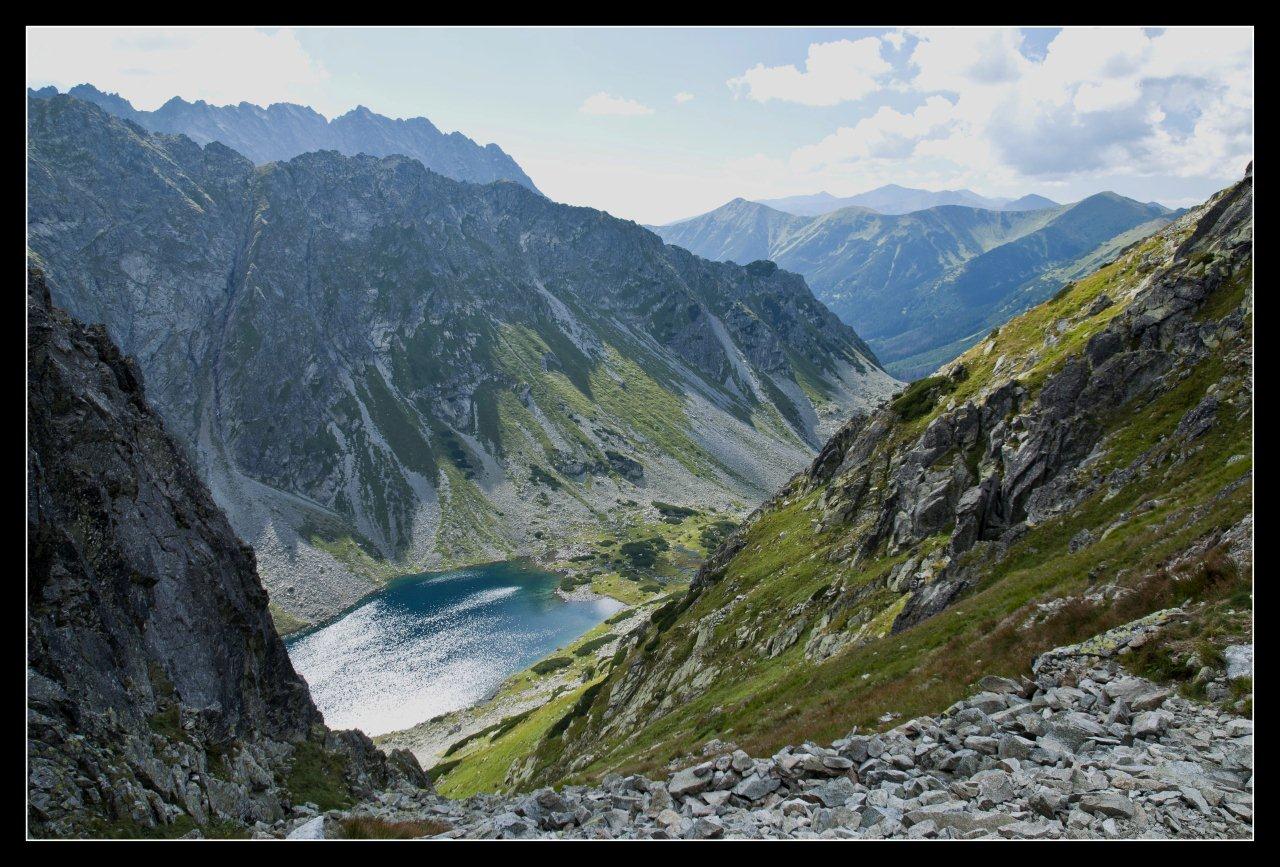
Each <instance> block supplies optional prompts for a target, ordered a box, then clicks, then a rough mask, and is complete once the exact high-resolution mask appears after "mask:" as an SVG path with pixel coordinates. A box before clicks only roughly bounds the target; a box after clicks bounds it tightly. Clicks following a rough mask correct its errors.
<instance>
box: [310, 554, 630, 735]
mask: <svg viewBox="0 0 1280 867" xmlns="http://www.w3.org/2000/svg"><path fill="white" fill-rule="evenodd" d="M555 587H556V577H555V576H554V575H550V574H548V573H545V572H540V571H537V570H534V569H530V568H528V567H527V566H525V565H523V564H520V563H494V564H490V565H487V566H478V567H473V568H470V569H461V570H458V571H456V572H445V573H438V574H427V575H416V576H410V577H407V578H402V579H398V580H396V581H394V582H392V583H391V584H389V585H388V586H387V587H386V588H385V589H384V590H383V591H382V592H380V593H379V594H377V595H376V596H373V597H370V598H369V599H368V600H366V601H365V602H363V603H361V604H360V605H358V606H357V607H355V608H354V609H352V610H351V611H349V612H347V613H346V614H344V615H342V616H341V617H339V618H338V619H337V620H335V621H333V622H332V623H329V624H327V625H325V626H322V627H321V628H319V629H317V630H315V631H313V632H309V633H305V634H303V635H300V636H297V637H295V638H290V639H289V640H287V641H286V644H287V646H288V648H289V656H290V657H291V658H292V660H293V665H294V668H296V669H297V670H298V673H299V674H301V675H302V676H303V677H304V678H306V680H307V683H308V684H309V685H310V687H311V697H312V698H313V699H314V700H315V703H316V705H317V706H318V707H319V708H320V710H321V711H322V712H323V713H324V718H325V722H326V723H327V724H328V726H329V727H330V728H334V729H345V728H358V729H361V730H363V731H364V732H365V734H368V735H379V734H385V733H386V732H390V731H396V730H398V729H404V728H408V727H410V726H412V725H415V724H416V723H419V722H422V721H423V720H426V719H430V718H431V717H434V716H438V715H439V714H442V713H447V712H449V711H452V710H457V709H459V708H462V707H466V706H468V705H471V704H474V703H476V702H478V701H480V700H481V699H483V698H484V697H485V696H486V695H488V694H489V693H490V692H492V691H493V690H494V689H495V688H496V687H497V686H498V685H499V684H500V683H501V682H502V681H503V679H504V678H506V677H507V676H509V675H511V674H513V673H515V672H517V671H519V670H520V669H522V668H525V667H526V666H528V665H531V664H532V663H533V662H535V661H537V660H538V659H540V658H542V657H543V656H546V655H547V654H549V653H551V652H553V651H554V650H555V649H556V648H557V647H563V646H564V645H565V644H567V643H568V642H570V641H572V640H573V639H575V638H577V637H578V636H579V635H582V634H583V633H584V632H586V631H587V630H589V629H591V627H593V626H595V625H596V624H597V623H599V622H600V621H601V620H603V619H604V618H606V617H608V616H610V615H611V614H613V613H614V612H616V611H618V610H619V609H621V608H622V605H621V604H619V603H618V602H616V601H615V600H612V599H600V600H594V601H588V602H566V601H564V600H562V599H561V598H560V597H558V596H557V595H556V594H555Z"/></svg>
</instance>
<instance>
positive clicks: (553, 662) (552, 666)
mask: <svg viewBox="0 0 1280 867" xmlns="http://www.w3.org/2000/svg"><path fill="white" fill-rule="evenodd" d="M572 664H573V660H572V659H570V658H569V657H567V656H550V657H547V658H546V659H541V660H539V661H537V662H535V663H534V664H533V665H532V666H530V668H531V670H532V671H533V673H534V674H550V673H551V672H553V671H559V670H560V669H562V668H568V667H569V666H570V665H572Z"/></svg>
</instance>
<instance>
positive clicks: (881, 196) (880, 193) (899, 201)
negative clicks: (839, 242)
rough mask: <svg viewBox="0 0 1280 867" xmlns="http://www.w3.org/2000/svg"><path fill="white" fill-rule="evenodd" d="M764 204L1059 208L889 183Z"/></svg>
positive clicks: (885, 209)
mask: <svg viewBox="0 0 1280 867" xmlns="http://www.w3.org/2000/svg"><path fill="white" fill-rule="evenodd" d="M757 202H758V203H759V204H761V205H767V206H769V207H770V208H773V209H774V210H778V211H783V212H784V213H788V214H796V215H797V216H801V217H818V216H821V215H823V214H829V213H831V212H832V211H839V210H842V209H844V208H853V207H858V208H870V209H871V210H873V211H877V212H879V213H881V214H909V213H911V212H912V211H923V210H925V209H927V208H936V207H939V206H941V205H964V206H966V207H969V208H983V209H985V210H988V211H1037V210H1040V209H1042V208H1055V207H1057V206H1058V203H1057V202H1055V201H1053V200H1052V199H1047V198H1045V197H1044V196H1038V195H1034V194H1032V195H1026V196H1021V197H1019V198H1014V199H1009V198H990V197H988V196H982V195H979V194H978V193H975V192H974V191H973V190H920V189H913V188H911V187H900V186H898V185H897V184H885V185H884V186H882V187H876V188H875V189H874V190H868V191H867V192H865V193H858V194H857V195H856V196H833V195H831V194H830V193H827V192H821V193H814V194H813V195H809V196H786V197H784V198H781V199H758V200H757Z"/></svg>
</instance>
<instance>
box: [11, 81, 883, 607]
mask: <svg viewBox="0 0 1280 867" xmlns="http://www.w3.org/2000/svg"><path fill="white" fill-rule="evenodd" d="M29 138H30V146H29V175H28V180H29V247H30V249H31V251H32V253H33V255H34V257H35V259H36V260H37V261H39V262H42V263H43V265H44V267H45V269H46V272H47V274H48V277H49V283H50V286H51V289H52V292H53V295H54V298H55V300H56V301H58V302H59V303H60V304H63V305H65V306H66V307H67V308H68V310H69V311H70V312H72V313H73V314H74V315H76V316H77V317H79V318H81V319H83V320H85V321H90V322H102V323H104V324H105V325H106V328H107V331H108V333H109V334H111V335H112V337H113V338H114V339H116V340H118V341H119V343H120V345H121V348H122V349H123V350H124V351H125V352H127V353H130V354H134V355H136V356H137V357H138V359H139V362H140V364H141V366H142V369H143V371H144V372H145V374H146V376H147V379H148V382H149V383H150V393H151V396H152V399H153V400H154V401H155V402H156V405H157V407H158V408H159V410H160V412H161V414H162V415H163V416H164V418H165V421H166V423H167V425H168V426H169V428H170V429H171V430H172V431H173V432H174V434H175V435H176V436H177V437H178V438H179V439H180V440H182V441H183V442H184V443H186V444H188V445H189V446H190V448H191V449H192V451H193V454H194V455H195V456H196V458H197V461H198V465H199V468H200V470H201V472H202V474H203V476H204V478H205V479H206V480H207V481H208V483H209V485H210V487H211V489H212V491H213V494H214V497H215V499H216V500H217V502H218V503H219V504H220V505H221V506H223V508H225V509H226V510H227V512H228V515H229V518H230V520H231V523H232V526H233V527H234V528H235V529H236V531H237V532H238V533H239V534H240V535H241V538H243V539H244V540H245V541H246V542H248V543H249V544H251V545H252V546H253V547H254V549H255V551H256V552H257V555H258V561H259V564H260V568H261V570H262V574H263V577H264V580H265V581H266V582H267V585H268V588H269V590H270V591H271V596H272V601H273V605H274V606H275V607H276V611H277V615H278V617H279V619H280V621H281V623H282V624H285V625H288V626H299V625H302V624H305V623H310V622H315V621H317V620H319V619H321V618H323V617H325V616H327V615H329V614H332V613H334V612H336V611H338V610H340V609H341V608H343V607H345V606H346V605H348V604H350V603H352V602H354V601H355V600H356V599H358V598H359V597H360V596H362V595H364V594H365V593H368V592H369V591H370V590H372V589H374V588H375V587H376V586H377V582H378V581H379V580H381V579H383V578H386V577H389V576H390V575H393V574H397V573H403V572H410V571H418V570H421V569H426V568H433V567H441V566H447V565H453V564H459V563H465V562H477V561H484V560H495V559H503V558H506V557H509V556H512V555H514V554H528V553H531V552H533V553H537V552H540V551H544V550H545V551H549V550H550V548H552V547H555V546H557V545H560V544H561V543H572V542H573V541H574V540H575V539H576V538H577V536H579V535H586V536H590V535H591V534H592V533H597V534H598V531H599V528H600V527H601V526H602V523H603V522H604V521H606V520H608V521H612V522H615V523H616V521H617V520H618V519H620V518H621V517H623V516H626V515H632V514H634V515H635V516H637V517H639V518H643V517H644V516H650V517H652V516H653V514H654V511H653V510H654V509H655V508H657V507H656V506H651V505H650V504H651V503H652V502H653V501H655V500H659V499H660V501H661V502H663V503H667V504H672V503H675V504H684V505H693V506H696V507H697V508H699V509H701V510H704V511H725V512H733V513H737V514H741V513H742V512H743V511H745V506H746V504H747V503H753V502H758V501H759V499H760V498H762V497H763V496H765V495H766V494H767V493H768V492H769V491H771V490H774V489H775V488H776V486H777V485H779V484H781V483H782V482H783V481H785V480H786V478H787V477H789V476H790V474H791V473H793V472H794V471H795V470H796V468H798V467H799V466H802V465H803V464H804V463H805V462H806V461H807V460H808V459H809V458H810V457H811V455H812V454H813V453H814V451H815V450H816V448H817V447H818V446H819V445H820V444H821V443H822V441H823V440H824V439H825V437H826V436H827V435H828V434H829V433H830V432H831V431H832V430H834V429H835V427H836V426H837V425H838V424H839V423H840V421H841V420H842V419H843V418H844V417H845V416H847V414H848V413H849V412H850V411H854V412H862V411H865V410H866V409H868V408H870V407H872V406H874V405H876V404H877V403H879V402H880V401H881V400H882V399H883V398H884V397H886V396H887V395H888V394H890V393H891V392H892V391H893V390H894V389H895V388H896V387H897V386H898V383H896V382H895V381H894V380H893V379H892V377H890V376H889V375H888V374H886V373H885V372H884V371H883V370H882V369H881V368H880V367H879V366H878V363H877V362H876V360H875V357H874V355H873V354H872V353H871V352H870V350H869V349H867V348H866V346H865V345H864V344H863V343H862V341H861V340H859V338H858V337H857V335H856V334H855V333H854V332H853V331H852V330H851V329H850V328H848V326H845V325H843V324H842V323H840V321H839V320H838V319H837V318H836V317H835V316H834V315H832V314H831V313H830V312H829V311H828V310H826V309H825V308H824V307H823V306H822V305H821V304H820V303H818V302H817V301H816V300H815V299H814V297H813V296H812V294H811V293H810V292H809V291H808V288H807V287H806V285H805V283H804V281H803V279H801V278H800V277H798V276H796V275H793V274H789V273H786V272H783V271H780V270H778V269H777V268H776V267H775V266H774V265H773V264H772V263H768V262H759V263H754V264H751V265H748V266H746V267H739V266H737V265H732V264H723V263H714V262H708V261H705V260H702V259H699V258H697V257H695V256H692V255H690V254H688V253H687V252H685V251H684V250H680V249H678V248H674V247H670V246H666V245H664V244H663V243H662V242H661V240H660V239H659V238H657V237H656V236H654V235H652V234H651V233H649V232H647V231H645V230H644V229H642V228H640V227H639V226H637V225H635V224H634V223H629V222H624V221H620V220H616V219H613V218H611V217H609V216H607V215H605V214H602V213H600V212H598V211H594V210H590V209H586V208H573V207H568V206H563V205H557V204H555V203H552V202H550V201H548V200H547V199H545V198H543V197H542V196H539V195H537V194H536V193H533V192H531V191H529V190H527V189H525V188H524V187H522V186H519V185H516V184H491V185H487V186H477V185H472V184H465V183H459V182H456V181H452V180H449V179H447V178H444V177H442V176H440V175H438V174H434V173H432V172H429V171H427V170H426V169H424V168H423V166H422V165H421V163H418V162H416V161H414V160H410V159H407V158H404V157H389V158H386V159H375V158H372V157H367V156H361V157H344V156H342V155H340V154H338V153H335V152H332V151H325V152H321V153H314V154H306V155H303V156H300V157H296V158H294V159H292V160H290V161H289V162H283V163H270V164H268V165H265V166H260V167H255V166H254V165H253V164H252V163H251V162H250V161H249V160H248V159H246V158H244V157H242V156H241V155H239V154H237V153H236V152H235V151H233V150H231V149H229V148H227V147H224V146H223V145H220V144H217V143H213V144H209V145H206V146H204V147H200V146H199V145H197V144H195V143H194V142H192V141H191V140H190V139H188V138H186V137H183V136H170V135H161V134H152V133H147V132H146V131H144V130H142V129H141V128H140V127H138V126H135V125H133V124H131V123H128V122H126V121H122V120H120V119H118V118H114V117H111V116H109V115H107V114H106V113H105V112H103V111H102V110H100V109H99V108H97V107H95V106H93V105H90V104H88V103H86V102H83V101H81V100H77V99H74V98H72V97H69V96H56V97H53V98H52V99H36V100H32V101H31V103H30V106H29ZM553 539H554V540H555V541H554V543H553Z"/></svg>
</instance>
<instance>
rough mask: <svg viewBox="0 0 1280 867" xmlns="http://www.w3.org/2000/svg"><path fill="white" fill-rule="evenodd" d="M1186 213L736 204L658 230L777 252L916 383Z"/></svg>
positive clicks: (1103, 201)
mask: <svg viewBox="0 0 1280 867" xmlns="http://www.w3.org/2000/svg"><path fill="white" fill-rule="evenodd" d="M1178 213H1180V212H1170V211H1169V210H1168V209H1166V208H1164V207H1163V206H1162V205H1158V204H1155V203H1150V204H1142V203H1140V202H1136V201H1134V200H1132V199H1127V198H1125V197H1123V196H1119V195H1117V194H1115V193H1099V194H1097V195H1094V196H1090V197H1089V198H1087V199H1084V200H1082V201H1080V202H1076V203H1074V204H1070V205H1059V206H1056V207H1053V208H1044V209H1040V210H1033V211H1014V210H990V209H981V208H972V207H967V206H961V205H943V206H940V207H935V208H928V209H925V210H921V211H913V212H911V213H907V214H897V215H895V214H883V213H878V212H876V211H873V210H869V209H867V208H865V207H848V208H843V209H841V210H838V211H832V212H830V213H827V214H822V215H820V216H815V217H804V216H798V215H795V214H788V213H785V212H783V211H780V210H777V209H774V208H770V207H768V206H766V205H762V204H760V203H758V202H748V201H746V200H745V199H734V200H733V201H732V202H729V203H728V204H726V205H724V206H722V207H720V208H717V209H716V210H714V211H711V212H710V213H707V214H703V215H702V216H701V217H696V218H694V219H692V220H686V221H684V222H682V223H677V224H675V225H671V226H659V227H655V228H654V229H653V231H655V232H657V233H658V234H659V235H660V236H661V237H662V238H663V239H664V240H666V241H667V242H668V243H671V244H676V245H678V246H681V247H685V248H686V249H688V250H690V251H691V252H693V253H697V254H698V255H700V256H706V257H708V258H712V259H720V260H723V261H732V262H746V261H752V260H756V259H770V260H772V261H774V262H777V263H778V265H779V266H780V267H783V268H786V269H788V270H791V271H796V272H798V273H800V274H803V275H804V276H805V278H806V279H807V280H808V281H809V284H810V286H811V287H812V288H813V291H814V294H815V295H817V296H818V298H819V299H820V300H821V301H823V302H824V303H825V304H827V306H829V307H830V308H831V309H832V310H834V311H835V313H836V315H838V316H839V317H840V318H841V319H843V320H844V321H845V322H847V323H849V324H850V325H852V326H853V327H854V330H856V331H857V332H858V334H859V335H860V336H861V337H862V338H863V339H864V340H866V341H867V343H868V344H869V345H870V346H871V347H872V349H874V350H875V352H876V354H877V356H878V357H879V358H880V359H881V361H882V362H884V364H885V366H886V369H887V370H889V371H890V372H891V373H893V374H894V375H895V376H898V377H901V378H906V379H911V378H915V377H918V376H924V375H926V374H928V373H930V372H931V371H933V370H934V369H935V368H936V367H938V365H940V364H943V363H945V362H947V361H949V360H950V359H952V358H954V357H955V356H956V355H959V354H960V353H961V352H963V351H964V350H965V349H967V348H968V347H969V346H972V345H973V343H974V342H976V341H977V340H978V339H979V338H980V337H982V336H983V335H984V334H986V333H987V332H988V331H989V330H990V329H991V328H993V327H997V326H999V325H1000V324H1001V323H1003V322H1005V321H1007V320H1008V319H1010V318H1011V317H1013V316H1015V315H1017V314H1018V313H1020V312H1022V311H1023V310H1026V309H1027V308H1029V307H1031V306H1033V305H1035V304H1037V303H1039V302H1040V301H1043V300H1044V299H1045V298H1047V297H1049V296H1050V295H1052V294H1053V293H1054V292H1055V291H1057V289H1058V288H1059V287H1060V286H1061V285H1062V284H1063V283H1065V282H1067V281H1068V280H1072V279H1074V278H1075V277H1077V276H1079V275H1081V274H1084V273H1087V272H1088V271H1090V270H1093V269H1094V268H1096V267H1098V265H1100V264H1102V263H1103V262H1104V261H1106V259H1107V258H1109V257H1110V256H1112V255H1114V254H1115V253H1116V252H1118V251H1119V250H1120V249H1122V248H1123V247H1125V246H1127V245H1128V244H1130V243H1132V242H1133V241H1135V240H1138V239H1139V238H1142V237H1145V236H1146V235H1149V234H1151V233H1152V232H1154V231H1156V230H1157V229H1159V228H1160V227H1161V226H1163V225H1165V224H1166V223H1168V222H1169V221H1170V220H1171V219H1173V218H1174V217H1176V216H1177V215H1178Z"/></svg>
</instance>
